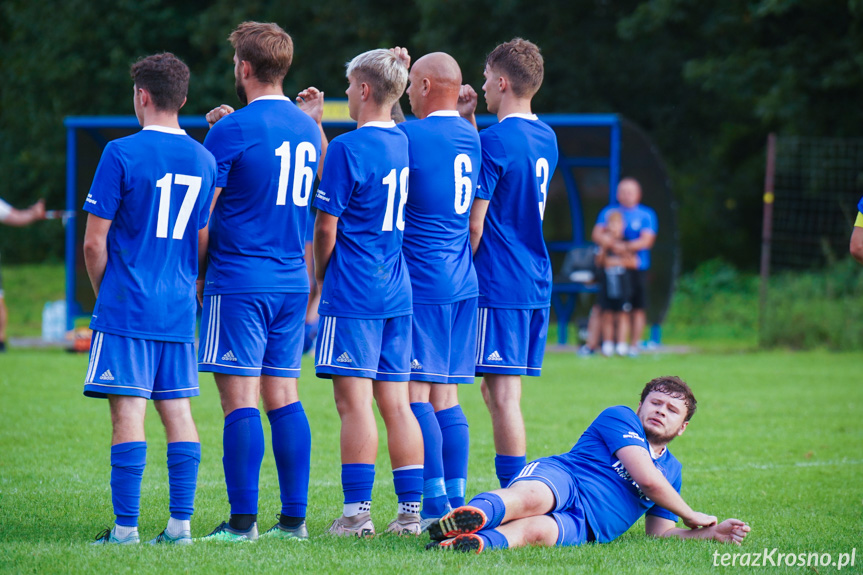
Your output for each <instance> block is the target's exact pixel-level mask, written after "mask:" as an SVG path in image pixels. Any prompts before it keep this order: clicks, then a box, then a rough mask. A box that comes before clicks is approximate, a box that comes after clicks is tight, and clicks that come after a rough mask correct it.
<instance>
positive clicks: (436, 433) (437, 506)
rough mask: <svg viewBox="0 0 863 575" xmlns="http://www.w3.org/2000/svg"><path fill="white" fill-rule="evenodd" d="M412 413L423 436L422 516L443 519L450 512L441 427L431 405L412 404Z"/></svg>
mask: <svg viewBox="0 0 863 575" xmlns="http://www.w3.org/2000/svg"><path fill="white" fill-rule="evenodd" d="M411 411H413V412H414V415H415V416H416V418H417V421H418V422H419V424H420V431H422V435H423V507H422V513H421V515H422V516H423V518H425V517H441V516H442V515H444V514H446V513H447V512H448V511H449V500H448V499H447V492H446V485H445V484H444V475H443V469H444V467H443V454H442V450H443V443H442V441H443V440H442V438H441V430H440V425H439V424H438V420H437V418H436V417H435V415H434V408H433V407H432V404H431V403H420V402H417V403H411Z"/></svg>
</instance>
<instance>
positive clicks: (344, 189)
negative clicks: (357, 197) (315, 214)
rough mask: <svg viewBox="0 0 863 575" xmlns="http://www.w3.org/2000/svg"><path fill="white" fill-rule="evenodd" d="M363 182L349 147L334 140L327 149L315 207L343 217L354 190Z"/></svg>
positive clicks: (314, 203) (313, 203)
mask: <svg viewBox="0 0 863 575" xmlns="http://www.w3.org/2000/svg"><path fill="white" fill-rule="evenodd" d="M360 181H361V178H360V174H359V170H358V168H357V166H356V162H354V161H353V158H352V157H351V154H350V151H349V150H348V148H347V146H345V145H344V144H343V143H342V142H339V141H338V140H333V141H332V142H331V143H330V146H329V147H328V148H327V157H326V159H324V171H323V174H321V184H320V185H319V186H318V191H317V193H316V194H315V201H314V202H312V205H313V207H315V208H316V209H319V210H322V211H324V212H326V213H328V214H330V215H332V216H336V217H337V218H338V217H340V216H341V215H342V212H343V211H345V208H347V207H348V202H350V200H351V195H352V194H353V193H354V188H355V187H356V186H357V183H358V182H360Z"/></svg>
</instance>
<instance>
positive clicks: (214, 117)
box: [207, 104, 234, 128]
mask: <svg viewBox="0 0 863 575" xmlns="http://www.w3.org/2000/svg"><path fill="white" fill-rule="evenodd" d="M233 112H234V109H233V108H232V107H230V106H229V105H227V104H222V105H221V106H219V107H218V108H213V109H212V110H210V111H209V112H207V123H208V124H210V127H211V128H212V127H213V124H215V123H216V122H218V121H219V120H221V119H222V118H224V117H225V116H227V115H228V114H232V113H233Z"/></svg>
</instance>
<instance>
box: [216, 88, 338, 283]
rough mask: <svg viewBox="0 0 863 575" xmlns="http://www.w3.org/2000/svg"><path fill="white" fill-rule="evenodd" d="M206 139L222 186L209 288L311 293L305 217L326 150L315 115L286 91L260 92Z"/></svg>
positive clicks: (217, 202) (217, 207)
mask: <svg viewBox="0 0 863 575" xmlns="http://www.w3.org/2000/svg"><path fill="white" fill-rule="evenodd" d="M204 145H205V146H206V147H207V149H208V150H210V151H211V152H213V155H214V156H215V157H216V161H217V162H218V165H219V177H218V181H217V182H216V186H217V187H220V188H223V189H222V192H221V194H220V195H219V199H218V200H217V201H216V206H215V208H214V209H213V217H212V221H211V222H210V245H209V250H208V258H209V260H208V266H207V277H206V285H205V288H204V293H205V294H208V295H209V294H237V293H272V292H277V293H303V292H306V293H307V292H308V291H309V279H308V274H307V272H306V264H305V260H304V259H303V257H304V254H305V234H306V221H307V219H308V217H309V208H308V205H309V200H310V199H311V198H310V196H311V193H312V186H313V185H314V182H315V173H316V171H317V166H318V158H319V157H320V153H321V133H320V130H319V129H318V126H317V124H315V121H314V120H312V119H311V118H310V117H309V116H308V115H307V114H305V113H304V112H303V111H302V110H300V109H299V108H297V106H296V105H295V104H294V103H293V102H291V101H290V100H289V99H288V98H286V97H284V96H263V97H261V98H257V99H255V100H253V101H251V102H249V105H248V106H246V107H245V108H241V109H240V110H237V111H236V112H234V113H232V114H229V115H228V116H225V117H224V118H222V119H221V120H219V121H218V122H216V124H215V125H214V126H213V127H212V128H211V129H210V132H209V133H208V134H207V138H206V139H205V140H204Z"/></svg>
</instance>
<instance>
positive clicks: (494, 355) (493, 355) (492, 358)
mask: <svg viewBox="0 0 863 575" xmlns="http://www.w3.org/2000/svg"><path fill="white" fill-rule="evenodd" d="M486 360H487V361H503V358H502V357H501V356H500V354H499V353H498V352H497V350H494V351H493V352H491V353H490V354H489V356H488V357H487V358H486Z"/></svg>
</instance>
